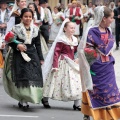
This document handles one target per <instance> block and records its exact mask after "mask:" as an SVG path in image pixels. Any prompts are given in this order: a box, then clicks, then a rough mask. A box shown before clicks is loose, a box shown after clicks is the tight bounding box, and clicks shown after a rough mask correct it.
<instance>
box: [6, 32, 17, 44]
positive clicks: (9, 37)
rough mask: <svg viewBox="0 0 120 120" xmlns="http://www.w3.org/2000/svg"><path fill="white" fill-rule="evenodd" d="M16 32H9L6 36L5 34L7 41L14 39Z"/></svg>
mask: <svg viewBox="0 0 120 120" xmlns="http://www.w3.org/2000/svg"><path fill="white" fill-rule="evenodd" d="M14 36H15V35H14V33H13V32H11V31H10V32H8V33H7V34H6V36H5V41H6V42H11V41H12V40H13V39H14Z"/></svg>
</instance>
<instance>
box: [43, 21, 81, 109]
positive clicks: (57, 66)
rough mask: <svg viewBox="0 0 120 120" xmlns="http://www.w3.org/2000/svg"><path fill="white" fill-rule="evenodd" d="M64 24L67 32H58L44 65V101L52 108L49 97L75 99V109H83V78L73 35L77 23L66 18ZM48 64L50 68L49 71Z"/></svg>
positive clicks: (76, 42) (64, 99) (66, 99)
mask: <svg viewBox="0 0 120 120" xmlns="http://www.w3.org/2000/svg"><path fill="white" fill-rule="evenodd" d="M63 25H64V26H63ZM63 25H62V26H63V27H64V31H65V32H64V33H62V32H61V33H62V35H61V34H59V33H58V36H57V38H56V40H55V42H54V43H53V45H52V48H51V49H50V51H49V53H48V56H47V58H46V60H45V64H44V65H43V78H44V80H46V81H45V84H44V88H43V99H42V103H43V105H44V107H45V108H50V105H49V103H48V98H51V99H55V100H60V101H74V105H73V108H74V110H81V108H80V99H81V80H80V76H79V67H78V64H77V59H74V54H75V52H76V51H77V46H78V41H77V38H76V37H74V36H73V34H74V32H75V24H74V23H72V22H68V19H66V20H65V21H64V22H63ZM60 31H63V28H62V29H61V30H60ZM49 60H50V61H49ZM47 63H48V64H47ZM50 63H51V66H50V65H49V64H50ZM46 66H47V67H48V68H49V70H48V71H47V72H46Z"/></svg>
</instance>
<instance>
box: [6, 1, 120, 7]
mask: <svg viewBox="0 0 120 120" xmlns="http://www.w3.org/2000/svg"><path fill="white" fill-rule="evenodd" d="M8 1H12V2H14V0H8ZM72 1H73V0H48V3H49V5H50V6H51V8H52V9H53V8H54V7H55V6H56V5H57V4H58V3H62V4H64V5H65V6H67V4H68V3H71V2H72ZM77 1H81V3H85V4H88V3H89V2H92V3H95V4H97V5H99V4H104V3H109V2H111V1H113V2H115V3H116V4H117V2H118V1H119V0H77ZM29 2H33V0H27V3H29Z"/></svg>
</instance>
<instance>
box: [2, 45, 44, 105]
mask: <svg viewBox="0 0 120 120" xmlns="http://www.w3.org/2000/svg"><path fill="white" fill-rule="evenodd" d="M27 54H28V56H29V57H30V58H31V61H30V62H26V61H24V59H23V58H22V56H21V53H20V52H19V51H18V52H17V51H16V52H13V50H12V49H11V50H10V51H9V52H8V54H7V56H6V60H5V66H4V72H3V84H4V89H5V91H6V92H7V93H8V94H9V95H10V96H11V97H13V98H14V99H17V100H18V101H24V102H31V103H39V102H40V101H41V99H42V88H43V79H42V71H41V66H40V60H39V58H38V55H37V52H36V49H35V48H34V47H32V48H30V49H29V50H27Z"/></svg>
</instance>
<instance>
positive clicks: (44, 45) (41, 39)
mask: <svg viewBox="0 0 120 120" xmlns="http://www.w3.org/2000/svg"><path fill="white" fill-rule="evenodd" d="M40 42H41V49H42V54H43V57H44V58H45V57H46V55H47V53H48V46H47V44H46V42H45V39H44V38H43V36H42V35H40Z"/></svg>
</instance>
